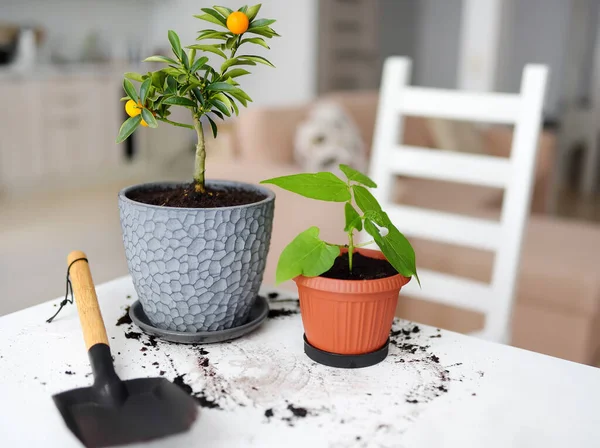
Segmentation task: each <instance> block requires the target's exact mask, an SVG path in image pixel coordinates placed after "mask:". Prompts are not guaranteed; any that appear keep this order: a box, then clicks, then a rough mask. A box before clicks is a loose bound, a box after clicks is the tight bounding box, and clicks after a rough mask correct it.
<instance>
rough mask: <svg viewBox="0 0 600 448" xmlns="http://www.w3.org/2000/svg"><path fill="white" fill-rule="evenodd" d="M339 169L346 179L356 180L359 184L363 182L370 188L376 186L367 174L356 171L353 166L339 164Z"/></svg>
mask: <svg viewBox="0 0 600 448" xmlns="http://www.w3.org/2000/svg"><path fill="white" fill-rule="evenodd" d="M340 170H342V173H344V174H345V175H346V177H347V178H348V180H351V181H354V182H358V183H359V184H363V185H365V186H367V187H370V188H377V184H376V183H375V182H373V180H371V178H369V176H367V175H365V174H363V173H361V172H360V171H356V170H355V169H354V168H352V167H350V166H348V165H344V164H341V165H340Z"/></svg>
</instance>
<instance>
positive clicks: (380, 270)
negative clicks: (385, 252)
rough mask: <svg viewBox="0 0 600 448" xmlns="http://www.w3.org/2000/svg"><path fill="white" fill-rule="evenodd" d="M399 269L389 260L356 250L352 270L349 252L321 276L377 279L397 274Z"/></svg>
mask: <svg viewBox="0 0 600 448" xmlns="http://www.w3.org/2000/svg"><path fill="white" fill-rule="evenodd" d="M397 274H398V271H396V270H395V269H394V267H393V266H392V265H391V264H390V263H389V261H387V260H380V259H377V258H370V257H366V256H364V255H362V254H361V253H360V252H355V253H354V256H353V257H352V272H350V270H349V268H348V253H347V252H346V253H344V254H342V255H340V256H339V257H337V258H336V259H335V262H334V263H333V266H332V267H331V269H329V270H328V271H327V272H325V273H324V274H321V277H327V278H334V279H337V280H376V279H378V278H385V277H391V276H393V275H397Z"/></svg>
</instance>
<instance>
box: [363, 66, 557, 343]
mask: <svg viewBox="0 0 600 448" xmlns="http://www.w3.org/2000/svg"><path fill="white" fill-rule="evenodd" d="M410 68H411V63H410V60H409V59H407V58H399V57H393V58H389V59H388V60H387V61H386V63H385V67H384V71H383V79H382V86H381V93H380V101H379V108H378V112H377V121H376V127H375V136H374V141H373V153H372V155H371V170H370V174H371V176H372V177H373V179H374V180H375V182H377V184H378V185H379V188H378V189H377V190H375V191H374V193H375V196H376V197H377V199H378V200H379V201H380V202H381V203H382V206H383V207H384V209H386V210H388V214H389V215H390V218H391V219H392V221H393V222H394V223H395V224H396V225H397V226H398V228H399V229H400V230H401V231H402V232H405V233H406V234H407V235H410V236H417V237H422V238H426V239H430V240H434V241H440V242H445V243H450V244H459V245H463V246H468V247H474V248H478V249H484V250H490V251H493V252H494V253H495V262H494V267H493V271H492V281H491V283H490V284H482V283H479V282H474V281H472V280H468V279H461V278H458V277H454V276H450V275H446V274H442V273H435V272H432V271H424V270H423V271H422V272H421V275H420V277H421V282H422V285H423V288H422V289H419V288H418V286H416V282H411V283H410V284H409V285H407V289H408V292H409V294H411V295H414V296H417V297H422V298H427V299H429V300H434V301H437V302H440V303H444V304H448V305H454V306H457V307H460V308H466V309H469V310H474V311H479V312H482V313H484V314H485V317H486V320H485V328H484V330H483V332H482V333H481V334H482V335H483V336H484V337H486V338H488V339H492V340H496V341H500V342H502V341H505V340H506V338H507V336H508V330H509V324H510V312H511V309H512V303H513V300H514V293H515V284H516V279H517V273H518V269H519V258H520V252H521V244H522V240H523V231H524V228H525V224H526V222H527V216H528V211H529V204H530V201H531V188H532V180H533V172H534V166H535V158H536V154H537V139H538V136H539V129H540V123H541V118H542V106H543V99H544V92H545V88H546V81H547V72H548V71H547V68H546V67H545V66H540V65H527V66H526V67H525V69H524V72H523V79H522V83H521V91H520V93H519V94H505V93H472V92H460V91H452V90H444V89H428V88H423V87H413V86H409V78H410ZM407 115H416V116H424V117H434V118H447V119H453V120H469V121H476V122H485V123H496V124H498V123H500V124H507V123H508V124H514V134H513V143H512V148H511V154H510V157H509V158H501V157H493V156H487V155H480V154H463V153H450V152H445V151H439V150H432V149H426V148H418V147H414V146H405V145H402V144H401V143H400V142H401V141H402V138H401V137H402V135H403V131H404V117H405V116H407ZM396 175H404V176H410V177H421V178H425V179H434V180H443V181H452V182H460V183H468V184H474V185H481V186H487V187H497V188H504V189H505V195H504V200H503V205H502V214H501V218H500V221H499V222H495V221H489V220H484V219H479V218H472V217H466V216H459V215H455V214H450V213H443V212H439V211H434V210H426V209H423V208H418V207H413V206H405V205H397V204H393V203H392V201H391V200H390V198H392V187H393V185H394V177H395V176H396ZM417 255H418V254H417ZM417 265H418V257H417ZM413 283H414V284H413Z"/></svg>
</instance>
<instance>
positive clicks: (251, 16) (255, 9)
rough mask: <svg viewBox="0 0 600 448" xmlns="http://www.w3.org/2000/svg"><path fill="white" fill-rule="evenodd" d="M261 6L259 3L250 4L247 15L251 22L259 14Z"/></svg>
mask: <svg viewBox="0 0 600 448" xmlns="http://www.w3.org/2000/svg"><path fill="white" fill-rule="evenodd" d="M261 6H262V5H261V4H260V3H259V4H258V5H254V6H250V7H249V8H248V9H247V10H246V15H247V16H248V20H250V22H252V21H253V20H254V18H255V17H256V16H257V14H258V11H260V7H261Z"/></svg>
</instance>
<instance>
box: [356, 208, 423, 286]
mask: <svg viewBox="0 0 600 448" xmlns="http://www.w3.org/2000/svg"><path fill="white" fill-rule="evenodd" d="M381 213H383V212H381ZM383 220H384V221H386V222H387V224H386V226H385V228H386V229H387V233H386V232H380V229H379V228H378V227H377V226H376V225H375V223H374V222H373V221H372V220H371V219H369V218H365V230H366V231H367V233H368V234H369V235H371V236H372V237H373V239H374V240H375V243H376V244H377V245H378V246H379V248H380V249H381V252H383V255H385V258H387V260H388V261H389V262H390V264H391V265H392V266H393V267H394V269H396V270H397V271H398V272H399V273H400V274H402V275H403V276H405V277H412V276H414V277H415V278H416V279H417V282H418V283H419V286H420V285H421V281H420V280H419V276H418V274H417V266H416V261H415V251H414V249H413V247H412V246H411V244H410V242H409V241H408V240H407V239H406V237H405V236H404V235H403V234H402V233H400V231H399V230H398V229H397V228H396V226H394V225H393V224H392V222H391V221H390V220H389V218H388V216H387V214H385V213H383ZM380 227H383V226H380ZM382 233H385V235H382Z"/></svg>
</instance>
